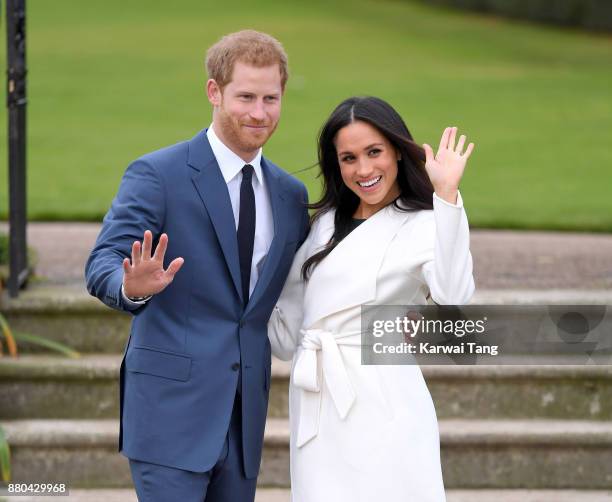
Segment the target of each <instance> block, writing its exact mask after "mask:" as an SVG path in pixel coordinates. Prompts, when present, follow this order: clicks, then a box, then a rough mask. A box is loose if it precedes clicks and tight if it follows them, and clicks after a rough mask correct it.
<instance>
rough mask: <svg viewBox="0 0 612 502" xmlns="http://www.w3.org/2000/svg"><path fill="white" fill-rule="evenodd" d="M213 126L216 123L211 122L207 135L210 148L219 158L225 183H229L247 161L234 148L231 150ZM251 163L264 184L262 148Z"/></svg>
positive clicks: (218, 162)
mask: <svg viewBox="0 0 612 502" xmlns="http://www.w3.org/2000/svg"><path fill="white" fill-rule="evenodd" d="M213 126H214V124H211V125H210V127H209V128H208V131H206V137H207V138H208V142H209V143H210V148H211V149H212V151H213V154H214V156H215V158H216V159H217V164H219V168H220V169H221V174H222V175H223V179H224V180H225V183H229V182H230V181H231V180H232V179H234V177H235V176H236V175H237V174H238V173H239V172H240V171H242V168H243V167H244V166H245V164H246V162H245V161H244V160H243V159H241V158H240V157H239V156H238V155H236V154H235V153H234V152H233V151H232V150H230V149H229V148H228V147H227V146H226V145H225V144H224V143H223V142H222V141H221V140H220V139H219V137H218V136H217V135H216V134H215V130H214V127H213ZM249 164H250V165H252V166H253V170H254V171H255V176H256V178H257V180H258V181H259V183H261V184H263V173H262V171H261V148H260V149H259V150H258V151H257V155H255V158H254V159H253V160H252V161H251V162H249Z"/></svg>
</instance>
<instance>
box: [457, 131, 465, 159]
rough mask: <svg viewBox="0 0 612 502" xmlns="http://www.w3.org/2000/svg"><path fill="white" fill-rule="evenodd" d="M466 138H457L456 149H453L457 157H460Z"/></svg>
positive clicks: (462, 136) (463, 135) (463, 136)
mask: <svg viewBox="0 0 612 502" xmlns="http://www.w3.org/2000/svg"><path fill="white" fill-rule="evenodd" d="M466 139H467V138H466V137H465V134H462V135H461V136H459V141H458V142H457V148H455V153H458V154H459V155H461V152H462V151H463V145H465V140H466Z"/></svg>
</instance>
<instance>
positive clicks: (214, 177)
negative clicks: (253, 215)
mask: <svg viewBox="0 0 612 502" xmlns="http://www.w3.org/2000/svg"><path fill="white" fill-rule="evenodd" d="M188 155H189V156H188V160H187V163H188V164H189V165H190V166H191V167H192V168H193V169H194V173H193V176H192V181H193V184H194V186H195V189H196V191H197V192H198V195H199V196H200V199H201V200H202V202H203V203H204V206H205V207H206V211H207V212H208V215H209V216H210V220H211V221H212V224H213V228H214V229H215V233H216V234H217V239H218V240H219V244H220V245H221V249H222V250H223V255H224V256H225V261H226V262H227V266H228V268H229V271H230V275H231V276H232V281H233V283H234V287H235V288H236V292H237V294H238V296H239V297H240V298H242V292H241V286H240V260H239V258H238V241H237V238H236V223H235V222H234V213H233V211H232V203H231V202H230V198H229V193H228V191H227V184H226V183H225V180H224V179H223V175H222V174H221V170H220V169H219V165H218V164H217V160H216V159H215V156H214V155H213V152H212V149H211V148H210V144H209V143H208V139H207V137H206V132H205V131H201V132H200V133H199V134H197V135H196V136H195V137H194V138H193V139H192V140H191V141H189V154H188Z"/></svg>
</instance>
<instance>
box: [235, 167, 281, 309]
mask: <svg viewBox="0 0 612 502" xmlns="http://www.w3.org/2000/svg"><path fill="white" fill-rule="evenodd" d="M261 168H262V171H263V174H264V177H265V180H266V185H267V188H268V194H269V196H270V203H271V206H272V218H273V219H274V238H273V239H272V243H271V244H270V249H269V250H268V255H267V256H266V259H265V262H264V265H263V270H262V271H261V274H260V276H259V278H258V279H257V283H256V284H255V289H254V290H253V293H252V295H251V298H250V299H249V303H248V305H247V308H246V311H245V315H246V314H248V313H249V311H250V310H251V309H252V308H253V306H254V305H256V304H257V302H258V301H259V299H260V298H261V296H262V295H263V293H264V292H265V290H266V288H267V287H268V285H269V284H270V281H271V280H272V278H273V277H274V274H275V272H276V267H277V266H278V262H279V261H280V259H281V256H282V252H283V249H284V247H285V242H286V238H287V219H286V218H285V217H284V215H285V209H284V208H285V192H284V188H283V185H282V180H281V178H280V176H279V175H278V173H277V172H276V171H274V170H273V169H272V168H271V167H270V166H269V165H268V163H267V162H266V160H265V159H264V158H263V157H262V159H261Z"/></svg>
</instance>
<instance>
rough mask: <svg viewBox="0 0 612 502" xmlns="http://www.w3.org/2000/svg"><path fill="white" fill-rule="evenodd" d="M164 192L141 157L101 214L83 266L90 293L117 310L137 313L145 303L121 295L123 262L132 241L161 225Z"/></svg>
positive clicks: (163, 209) (155, 176) (157, 228)
mask: <svg viewBox="0 0 612 502" xmlns="http://www.w3.org/2000/svg"><path fill="white" fill-rule="evenodd" d="M164 212H165V193H164V187H163V183H162V181H161V179H160V176H159V175H158V173H157V171H156V169H155V168H154V167H153V166H152V165H151V164H150V163H149V162H146V161H144V160H137V161H135V162H133V163H132V164H130V166H129V167H128V168H127V170H126V171H125V174H124V176H123V179H122V180H121V184H120V186H119V190H118V192H117V196H116V197H115V199H114V200H113V203H112V205H111V208H110V209H109V211H108V213H106V216H105V217H104V222H103V224H102V229H101V230H100V234H99V235H98V239H97V240H96V244H95V245H94V248H93V250H92V252H91V254H90V256H89V259H88V260H87V264H86V265H85V278H86V280H87V289H88V291H89V293H90V294H91V295H93V296H95V297H97V298H99V299H100V300H102V302H104V303H105V304H106V305H108V306H109V307H112V308H114V309H117V310H123V311H129V312H131V313H133V314H138V313H140V312H141V311H142V310H144V309H145V308H146V307H147V305H146V304H145V305H143V306H140V307H137V308H134V306H133V305H129V304H127V303H126V302H125V301H124V299H123V295H122V294H121V285H122V283H123V268H122V263H123V259H124V258H129V257H130V256H131V250H132V243H133V242H134V241H136V240H140V241H141V240H142V238H143V235H144V231H145V230H150V231H151V232H152V233H153V239H154V240H156V238H157V237H158V236H159V233H160V232H161V229H162V227H163V218H164Z"/></svg>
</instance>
